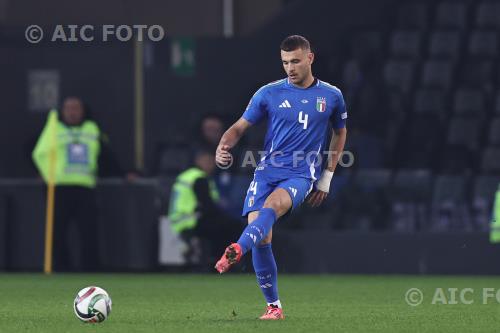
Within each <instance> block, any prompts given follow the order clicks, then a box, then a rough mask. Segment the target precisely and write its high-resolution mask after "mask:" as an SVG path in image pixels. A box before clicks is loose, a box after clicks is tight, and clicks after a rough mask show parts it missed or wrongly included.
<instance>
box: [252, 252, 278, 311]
mask: <svg viewBox="0 0 500 333" xmlns="http://www.w3.org/2000/svg"><path fill="white" fill-rule="evenodd" d="M252 261H253V269H254V271H255V275H257V283H258V284H259V287H260V289H261V290H262V293H263V294H264V297H265V298H266V301H267V303H273V302H276V301H277V300H278V299H279V297H278V268H277V267H276V261H275V260H274V256H273V249H272V247H271V244H266V245H258V246H256V247H254V248H253V249H252Z"/></svg>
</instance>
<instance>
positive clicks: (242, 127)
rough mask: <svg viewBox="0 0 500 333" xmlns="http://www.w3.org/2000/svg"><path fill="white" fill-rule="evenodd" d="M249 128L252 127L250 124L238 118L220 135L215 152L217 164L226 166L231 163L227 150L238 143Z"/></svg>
mask: <svg viewBox="0 0 500 333" xmlns="http://www.w3.org/2000/svg"><path fill="white" fill-rule="evenodd" d="M250 126H252V123H250V122H249V121H248V120H246V119H243V118H240V119H238V120H237V121H236V122H235V123H234V124H233V125H232V126H231V127H229V129H228V130H227V131H226V132H225V133H224V135H222V138H221V139H220V142H219V145H218V146H217V150H216V152H215V161H216V162H217V163H218V164H221V165H227V164H228V163H229V162H231V159H232V156H231V153H230V152H229V150H230V149H231V148H233V147H234V146H235V145H236V144H237V143H238V141H239V140H240V139H241V137H242V136H243V134H245V132H246V130H247V129H248V128H249V127H250Z"/></svg>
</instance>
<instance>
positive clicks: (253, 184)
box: [248, 181, 257, 195]
mask: <svg viewBox="0 0 500 333" xmlns="http://www.w3.org/2000/svg"><path fill="white" fill-rule="evenodd" d="M248 192H253V195H257V182H255V181H254V182H251V183H250V188H249V189H248Z"/></svg>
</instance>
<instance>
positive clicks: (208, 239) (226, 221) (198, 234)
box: [168, 148, 242, 263]
mask: <svg viewBox="0 0 500 333" xmlns="http://www.w3.org/2000/svg"><path fill="white" fill-rule="evenodd" d="M194 155H195V156H194V166H193V167H190V168H188V169H187V170H185V171H183V172H181V173H180V174H179V175H178V176H177V178H176V180H175V183H174V185H173V186H172V190H171V193H170V202H169V209H168V219H169V220H170V225H171V228H172V231H173V232H174V233H175V234H178V235H179V236H180V237H181V238H182V239H183V240H184V241H186V242H187V243H188V245H189V247H190V249H189V253H186V254H185V255H186V259H187V260H188V262H190V263H192V262H193V261H198V260H199V258H196V259H193V258H192V256H193V255H195V253H197V252H198V251H199V250H200V247H199V241H200V240H201V241H203V242H204V243H205V244H207V245H208V246H209V251H208V253H204V254H202V257H209V256H215V255H216V254H217V253H218V252H220V250H221V249H224V247H225V240H226V239H227V236H230V235H233V236H234V235H237V234H238V233H239V232H240V231H241V227H242V225H241V224H240V223H238V221H234V220H232V219H231V218H229V217H228V216H227V214H226V213H225V212H224V211H223V210H222V209H221V208H220V207H219V205H218V202H219V193H218V191H217V188H216V186H215V183H214V181H213V180H212V179H211V177H210V176H211V174H212V173H213V171H214V169H215V161H214V157H213V153H212V151H209V150H207V149H204V148H202V149H199V150H197V151H196V152H195V154H194Z"/></svg>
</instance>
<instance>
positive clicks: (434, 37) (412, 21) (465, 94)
mask: <svg viewBox="0 0 500 333" xmlns="http://www.w3.org/2000/svg"><path fill="white" fill-rule="evenodd" d="M393 16H394V17H392V19H391V20H389V22H388V23H385V24H378V25H377V28H375V29H372V28H370V27H365V28H363V29H357V30H355V31H352V32H351V33H349V34H346V40H345V41H344V43H343V44H344V45H346V46H348V47H347V48H343V49H341V50H338V49H334V51H333V52H334V54H332V59H339V58H340V59H342V61H335V63H333V64H332V65H329V66H327V67H328V70H329V75H330V77H329V78H328V77H327V79H331V81H332V82H334V83H335V84H336V85H338V86H339V87H341V88H342V91H343V93H344V97H345V99H346V101H347V105H348V109H349V112H350V119H349V135H348V143H347V147H346V149H347V150H349V151H351V152H353V154H354V156H355V159H356V161H355V164H354V166H353V167H352V168H348V169H347V168H345V169H343V170H339V171H338V172H337V174H336V176H335V178H334V184H333V189H334V193H333V195H332V196H330V199H329V200H331V202H332V205H329V204H327V205H324V206H323V208H322V209H319V210H311V209H309V208H302V209H301V211H300V213H299V214H296V216H295V217H293V220H292V221H290V222H289V223H288V224H287V225H288V226H292V227H307V228H336V229H361V230H394V231H400V232H413V231H420V230H426V231H449V230H487V229H488V223H489V222H490V218H491V206H492V200H493V194H494V192H495V190H496V188H497V186H498V184H499V183H500V63H499V60H498V59H499V54H500V45H499V43H500V36H499V32H500V2H494V1H483V2H473V1H444V2H436V3H434V4H430V3H429V2H414V3H408V2H405V3H401V4H400V5H399V6H398V7H397V9H396V10H395V11H394V15H393ZM380 27H385V28H382V29H381V28H380ZM346 50H348V52H346ZM263 130H264V129H262V128H260V129H256V130H253V131H251V132H250V134H249V136H248V138H247V139H246V141H245V142H246V147H245V148H247V149H251V150H257V149H259V148H260V142H261V140H262V137H263ZM167 151H168V150H167ZM171 153H172V152H168V154H171ZM181 154H182V152H181ZM172 156H177V158H175V159H174V158H169V157H168V156H163V157H162V158H160V161H163V162H160V163H164V164H161V165H160V166H159V170H160V172H161V171H162V170H163V171H170V172H171V171H173V170H176V169H178V168H180V167H181V165H179V163H180V161H181V160H182V159H179V157H178V156H179V155H178V153H175V154H174V155H172ZM251 171H252V170H251V169H246V170H243V171H241V170H240V171H235V173H236V174H234V175H233V181H231V184H232V185H228V186H229V188H228V189H227V191H226V193H227V194H228V196H229V201H230V202H231V204H230V206H231V205H233V207H232V208H231V209H232V210H233V211H238V210H239V207H240V206H241V202H242V198H243V195H244V192H245V188H246V186H245V185H242V184H247V182H248V181H249V173H250V172H251ZM234 179H236V180H234ZM231 187H234V188H231ZM429 193H431V195H429ZM332 207H333V210H332Z"/></svg>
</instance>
